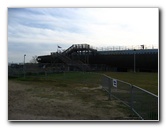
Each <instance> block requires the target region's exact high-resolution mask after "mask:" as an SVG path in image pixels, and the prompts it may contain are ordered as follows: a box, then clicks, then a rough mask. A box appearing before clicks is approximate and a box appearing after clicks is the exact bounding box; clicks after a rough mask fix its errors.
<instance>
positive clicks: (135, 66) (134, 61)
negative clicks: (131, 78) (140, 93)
mask: <svg viewBox="0 0 166 128" xmlns="http://www.w3.org/2000/svg"><path fill="white" fill-rule="evenodd" d="M135 51H136V49H134V72H136V71H135V68H136V61H135V60H136V56H135Z"/></svg>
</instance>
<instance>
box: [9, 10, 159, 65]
mask: <svg viewBox="0 0 166 128" xmlns="http://www.w3.org/2000/svg"><path fill="white" fill-rule="evenodd" d="M158 16H159V12H158V9H157V8H8V62H13V63H16V62H17V63H18V62H23V56H24V54H26V62H28V61H29V60H30V59H31V58H32V56H35V55H37V56H38V55H48V54H50V52H56V50H57V45H59V46H61V47H62V48H63V49H66V48H68V47H70V46H71V45H72V44H82V43H87V44H90V45H92V46H94V47H109V46H131V45H142V44H144V45H155V46H158V43H159V25H158V24H159V18H158Z"/></svg>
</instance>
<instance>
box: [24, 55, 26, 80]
mask: <svg viewBox="0 0 166 128" xmlns="http://www.w3.org/2000/svg"><path fill="white" fill-rule="evenodd" d="M25 56H26V54H24V78H25Z"/></svg>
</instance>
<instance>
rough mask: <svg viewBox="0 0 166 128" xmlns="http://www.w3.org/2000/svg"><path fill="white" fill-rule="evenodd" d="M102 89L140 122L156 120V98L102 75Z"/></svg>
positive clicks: (128, 84)
mask: <svg viewBox="0 0 166 128" xmlns="http://www.w3.org/2000/svg"><path fill="white" fill-rule="evenodd" d="M102 88H103V89H104V90H105V91H107V92H108V97H109V99H110V100H111V97H114V98H116V99H118V100H121V101H122V102H123V103H124V104H125V105H126V106H128V107H130V108H131V110H132V111H133V112H134V113H135V114H136V115H138V116H139V118H140V119H142V120H158V117H159V116H158V96H156V95H155V94H153V93H150V92H148V91H146V90H144V89H142V88H139V87H137V86H135V85H131V84H130V83H127V82H124V81H121V80H117V79H114V78H111V77H109V76H106V75H103V77H102Z"/></svg>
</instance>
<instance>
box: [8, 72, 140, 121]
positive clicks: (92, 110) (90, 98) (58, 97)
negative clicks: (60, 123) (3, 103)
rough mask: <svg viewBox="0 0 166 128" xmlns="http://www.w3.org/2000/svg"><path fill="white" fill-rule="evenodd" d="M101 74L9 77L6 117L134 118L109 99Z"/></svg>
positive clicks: (76, 73) (16, 118) (122, 106)
mask: <svg viewBox="0 0 166 128" xmlns="http://www.w3.org/2000/svg"><path fill="white" fill-rule="evenodd" d="M100 77H101V76H100V75H97V74H95V75H94V74H92V73H81V72H73V73H60V74H50V75H48V76H44V75H43V76H29V77H28V76H26V78H23V77H22V78H14V79H11V78H9V81H8V83H9V85H8V86H9V87H8V89H9V92H8V95H9V96H8V105H9V106H8V114H9V116H8V118H9V120H133V119H138V118H137V117H136V116H134V115H133V113H132V112H131V110H130V109H129V108H128V107H126V106H125V105H124V104H122V103H121V102H119V101H117V100H112V101H109V100H108V95H107V94H106V93H105V92H104V91H103V90H102V88H101V85H100Z"/></svg>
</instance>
